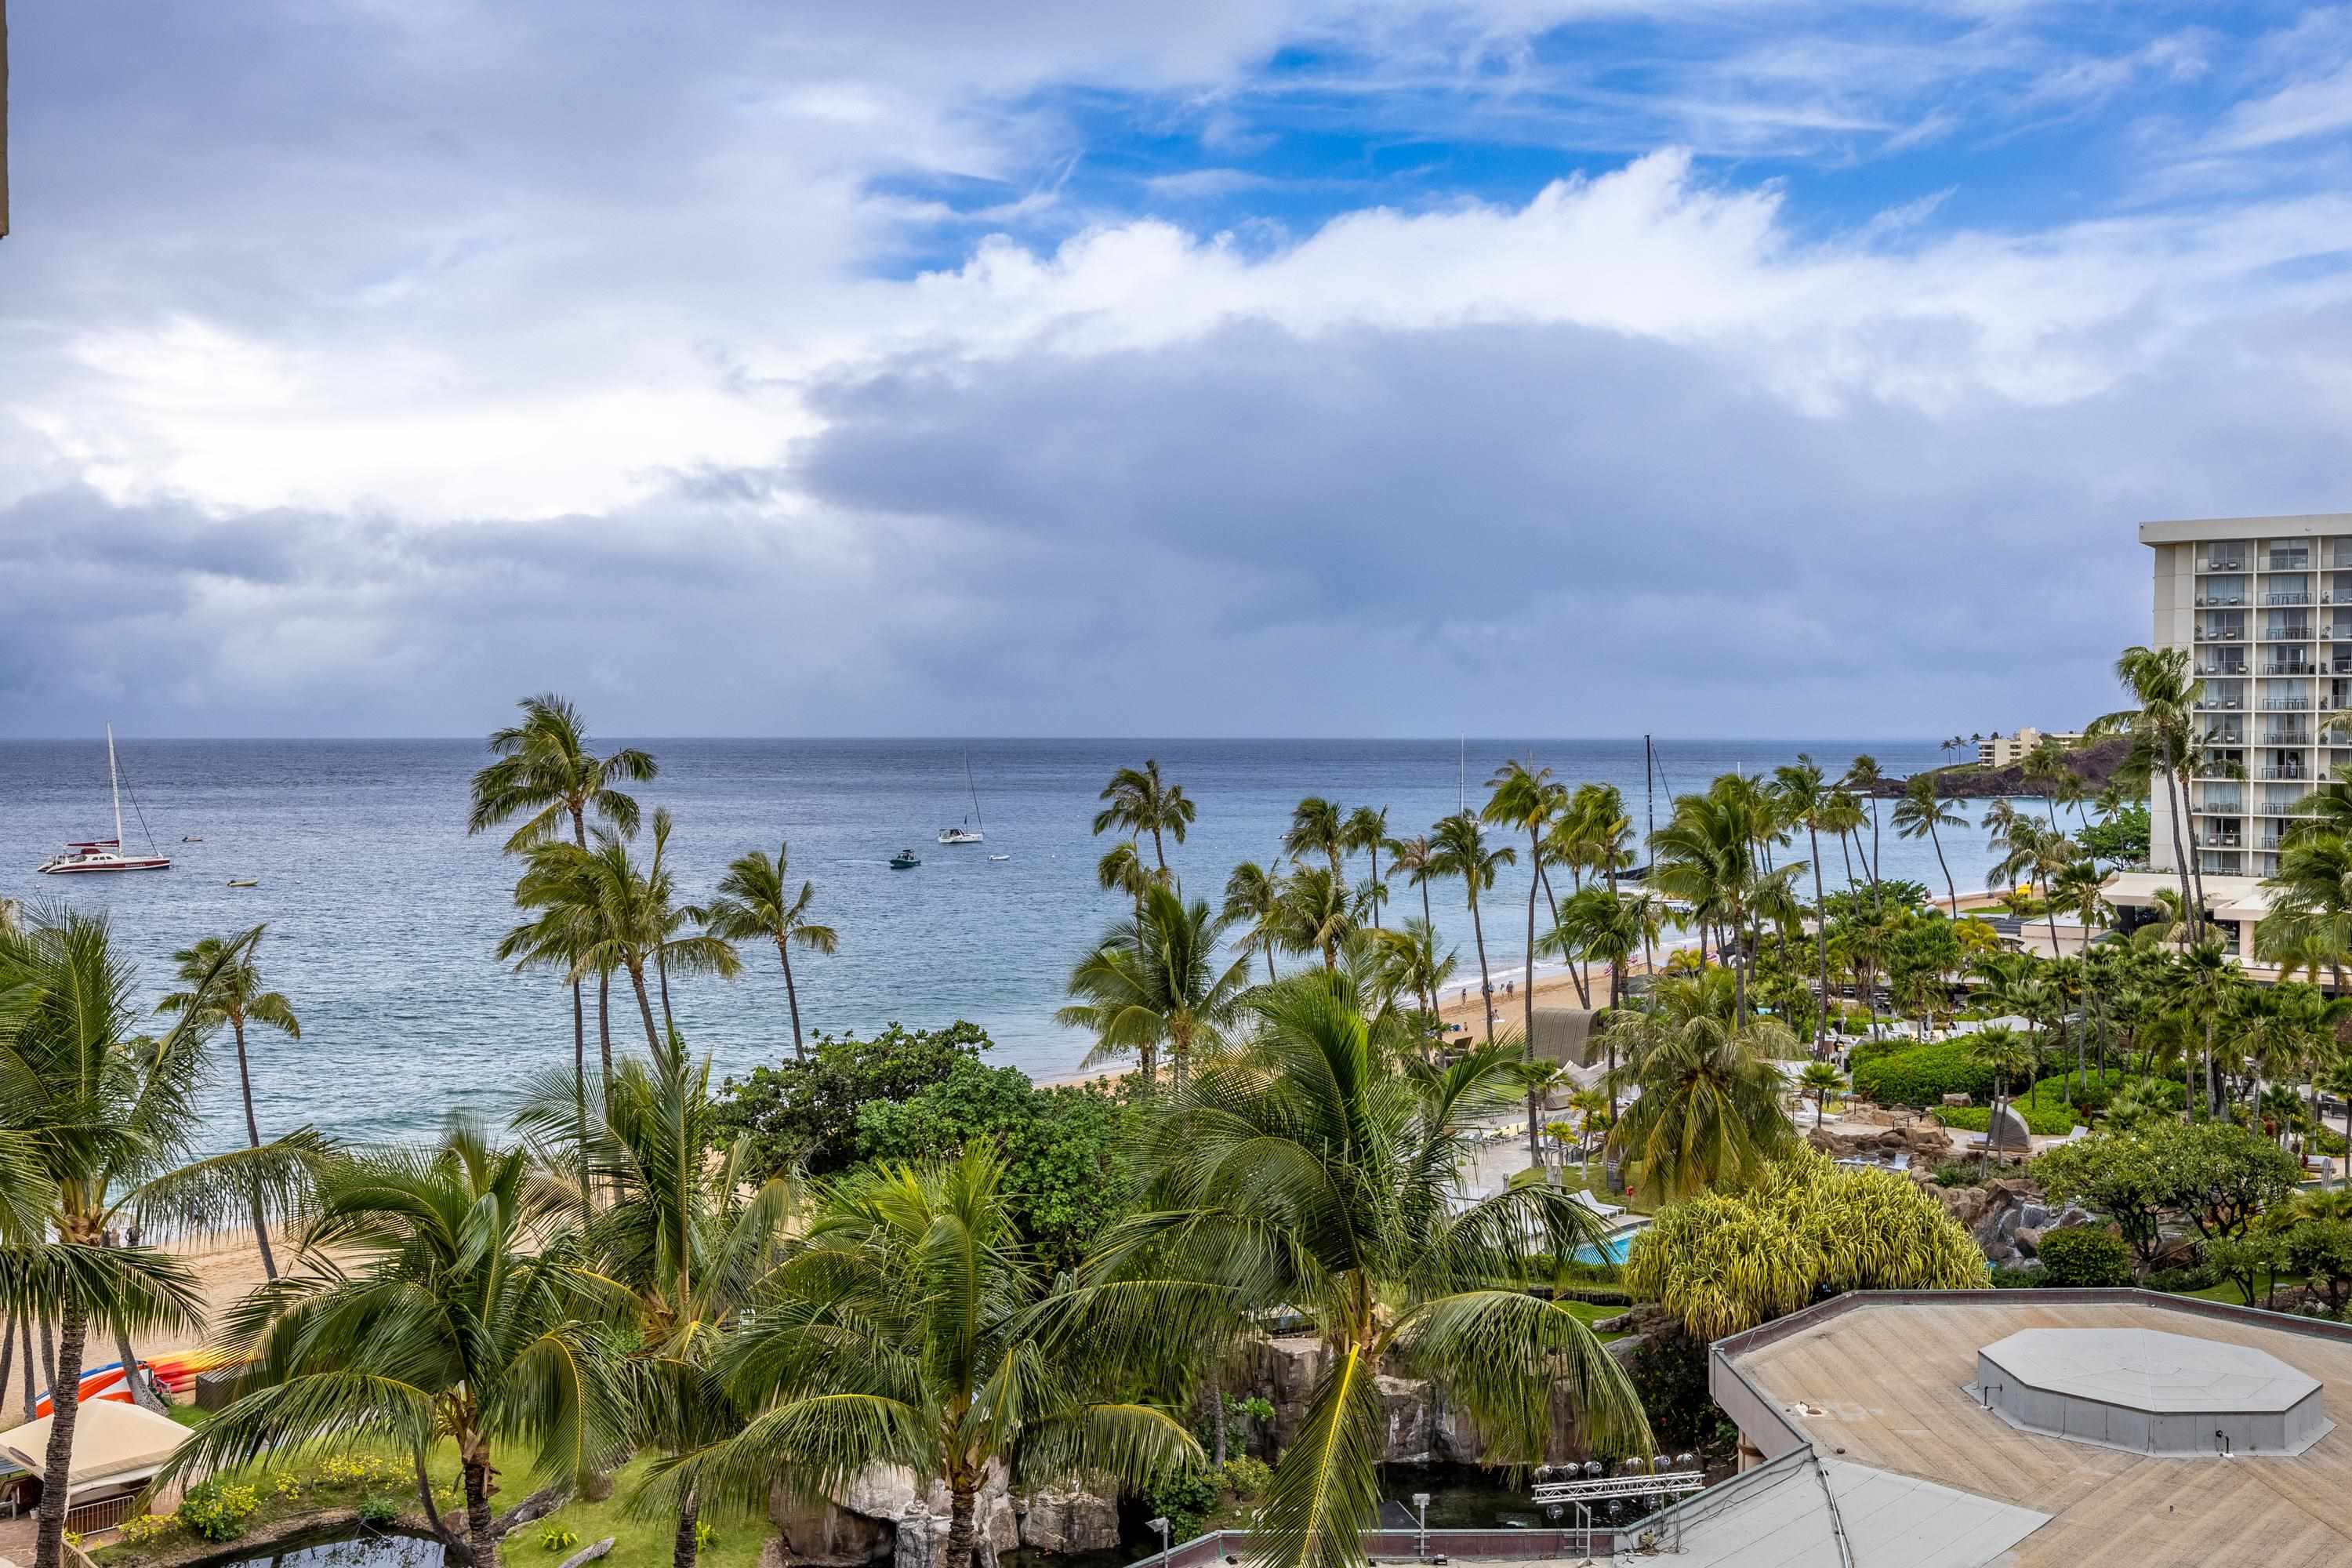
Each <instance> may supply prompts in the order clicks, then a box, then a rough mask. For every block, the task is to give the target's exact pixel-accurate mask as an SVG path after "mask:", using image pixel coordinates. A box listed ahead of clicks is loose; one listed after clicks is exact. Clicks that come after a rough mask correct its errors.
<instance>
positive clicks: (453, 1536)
mask: <svg viewBox="0 0 2352 1568" xmlns="http://www.w3.org/2000/svg"><path fill="white" fill-rule="evenodd" d="M410 1452H411V1453H412V1454H413V1455H414V1456H415V1459H416V1500H417V1503H418V1506H419V1507H420V1509H421V1510H423V1512H424V1514H425V1523H426V1524H428V1525H430V1526H432V1528H433V1534H434V1538H435V1539H436V1540H437V1541H439V1542H441V1548H442V1550H443V1552H446V1553H447V1554H448V1555H449V1556H451V1557H452V1558H454V1559H455V1560H456V1561H457V1562H460V1563H467V1562H470V1561H471V1560H472V1558H473V1555H474V1552H473V1548H471V1547H469V1546H467V1544H466V1543H465V1542H463V1541H461V1540H459V1539H458V1538H457V1531H453V1530H451V1529H450V1528H449V1526H448V1525H447V1524H446V1523H445V1522H443V1521H442V1518H441V1509H440V1507H439V1505H438V1504H436V1503H435V1502H434V1500H433V1478H432V1477H431V1476H430V1475H429V1474H427V1473H426V1472H425V1449H424V1448H423V1447H421V1446H420V1447H416V1448H414V1449H411V1450H410Z"/></svg>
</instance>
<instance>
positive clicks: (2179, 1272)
mask: <svg viewBox="0 0 2352 1568" xmlns="http://www.w3.org/2000/svg"><path fill="white" fill-rule="evenodd" d="M2220 1283H2221V1270H2220V1269H2218V1268H2214V1267H2212V1266H2211V1265H2210V1264H2207V1263H2199V1264H2196V1265H2194V1266H2192V1267H2190V1268H2157V1269H2151V1270H2150V1271H2149V1272H2148V1273H2147V1276H2146V1277H2145V1278H2144V1279H2141V1280H2140V1284H2141V1285H2142V1286H2144V1287H2146V1288H2147V1289H2150V1290H2163V1291H2167V1292H2168V1293H2170V1294H2173V1295H2182V1294H2185V1293H2187V1292H2189V1291H2191V1290H2210V1289H2212V1288H2213V1287H2214V1286H2216V1285H2219V1284H2220Z"/></svg>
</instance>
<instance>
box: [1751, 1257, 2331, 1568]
mask: <svg viewBox="0 0 2352 1568" xmlns="http://www.w3.org/2000/svg"><path fill="white" fill-rule="evenodd" d="M2060 1295H2061V1293H2059V1292H2054V1291H2018V1292H2008V1291H2003V1292H1998V1293H1996V1292H1975V1291H1952V1292H1948V1293H1942V1294H1937V1295H1934V1296H1928V1297H1925V1298H1924V1299H1923V1298H1922V1297H1919V1296H1913V1297H1910V1298H1908V1299H1907V1300H1889V1301H1886V1302H1885V1303H1879V1302H1874V1301H1873V1300H1871V1298H1869V1297H1855V1298H1847V1299H1845V1300H1846V1301H1847V1302H1848V1303H1851V1304H1847V1305H1844V1306H1843V1308H1842V1310H1834V1311H1832V1310H1828V1309H1830V1308H1839V1307H1840V1303H1839V1302H1831V1303H1828V1304H1827V1306H1826V1307H1824V1308H1816V1309H1813V1310H1812V1311H1811V1312H1809V1313H1806V1314H1801V1315H1800V1317H1801V1319H1807V1320H1811V1321H1804V1322H1799V1321H1796V1320H1790V1321H1788V1322H1786V1323H1785V1324H1771V1325H1767V1326H1766V1329H1765V1330H1762V1331H1755V1332H1754V1333H1751V1334H1750V1335H1748V1336H1744V1337H1742V1338H1741V1339H1738V1340H1735V1341H1732V1342H1727V1343H1726V1345H1725V1346H1724V1351H1725V1355H1726V1360H1727V1362H1728V1363H1729V1365H1730V1366H1731V1367H1732V1368H1734V1369H1735V1370H1736V1371H1737V1372H1738V1373H1744V1374H1745V1375H1746V1377H1747V1379H1748V1382H1749V1383H1751V1384H1754V1385H1755V1390H1756V1392H1757V1393H1758V1394H1761V1395H1762V1396H1763V1397H1765V1398H1767V1399H1769V1400H1770V1401H1772V1402H1773V1404H1774V1405H1775V1406H1776V1407H1777V1409H1778V1410H1779V1411H1780V1414H1781V1415H1784V1416H1785V1417H1786V1418H1787V1420H1788V1422H1789V1424H1790V1426H1793V1427H1794V1428H1795V1429H1796V1430H1797V1431H1798V1432H1799V1433H1801V1435H1802V1436H1803V1437H1804V1438H1807V1439H1810V1440H1811V1443H1812V1444H1813V1445H1814V1447H1815V1449H1816V1451H1817V1452H1818V1453H1819V1454H1820V1456H1821V1458H1822V1460H1823V1461H1825V1462H1837V1461H1843V1463H1845V1464H1849V1465H1857V1466H1864V1467H1870V1468H1876V1469H1879V1470H1884V1471H1888V1472H1892V1473H1893V1474H1895V1475H1898V1476H1907V1477H1911V1478H1914V1479H1917V1480H1920V1481H1925V1482H1928V1483H1931V1484H1933V1485H1935V1486H1938V1487H1947V1488H1951V1489H1955V1490H1957V1491H1961V1492H1966V1493H1970V1494H1973V1495H1974V1496H1976V1497H1979V1498H1981V1499H1985V1500H1988V1501H1990V1502H1995V1503H2000V1504H2004V1505H2008V1506H2009V1507H2011V1508H2013V1509H2022V1510H2030V1511H2031V1512H2033V1513H2037V1514H2046V1515H2048V1516H2049V1517H2048V1519H2047V1521H2045V1522H2043V1523H2042V1524H2040V1525H2039V1526H2038V1527H2036V1528H2033V1529H2032V1530H2031V1531H2029V1532H2028V1533H2026V1534H2024V1535H2023V1536H2022V1537H2021V1539H2019V1540H2017V1541H2016V1542H2015V1544H2014V1545H2013V1546H2011V1547H2009V1548H2008V1551H2009V1552H2010V1555H2006V1556H2001V1557H2000V1558H1999V1561H2000V1562H2001V1563H2013V1564H2015V1565H2016V1568H2175V1565H2178V1568H2191V1565H2194V1568H2208V1565H2218V1564H2225V1563H2258V1564H2260V1565H2261V1568H2322V1565H2327V1568H2343V1565H2344V1564H2347V1563H2352V1510H2347V1506H2346V1500H2347V1499H2352V1430H2347V1427H2346V1426H2337V1427H2336V1428H2335V1429H2334V1430H2331V1431H2329V1432H2328V1433H2327V1434H2326V1436H2323V1437H2321V1438H2320V1439H2319V1441H2318V1442H2316V1443H2315V1444H2314V1445H2313V1446H2312V1447H2310V1448H2308V1449H2306V1450H2305V1452H2303V1453H2301V1454H2298V1455H2294V1456H2292V1457H2290V1456H2284V1455H2279V1456H2264V1457H2259V1458H2238V1459H2221V1458H2158V1457H2153V1456H2147V1455H2141V1454H2133V1453H2126V1452H2123V1451H2120V1450H2116V1449H2112V1448H2103V1447H2091V1446H2088V1445H2085V1444H2082V1443H2075V1442H2070V1441H2068V1440H2066V1439H2065V1438H2063V1437H2054V1436H2042V1435H2041V1434H2037V1433H2032V1432H2023V1431H2020V1430H2018V1429H2017V1428H2015V1427H2013V1426H2010V1425H2009V1424H2008V1423H2007V1422H2005V1421H2003V1420H2002V1419H2001V1418H2000V1416H1999V1415H1996V1414H1994V1413H1992V1412H1990V1411H1988V1410H1985V1409H1983V1408H1981V1407H1980V1406H1979V1405H1978V1404H1977V1403H1976V1401H1975V1400H1973V1399H1971V1398H1970V1397H1969V1395H1968V1394H1965V1393H1963V1392H1962V1387H1963V1385H1964V1384H1969V1383H1972V1382H1973V1381H1974V1380H1975V1378H1976V1375H1977V1352H1978V1351H1979V1349H1980V1348H1982V1347H1984V1346H1988V1345H1992V1344H1994V1343H1996V1342H2000V1341H2002V1340H2005V1339H2008V1338H2010V1337H2011V1336H2012V1335H2015V1334H2017V1333H2019V1332H2021V1331H2031V1330H2041V1329H2096V1330H2104V1331H2115V1332H2127V1331H2150V1332H2156V1333H2163V1334H2174V1335H2187V1336H2189V1337H2191V1338H2194V1339H2197V1340H2200V1341H2204V1342H2209V1343H2210V1344H2212V1345H2213V1346H2215V1347H2216V1354H2215V1356H2214V1358H2213V1359H2214V1361H2215V1362H2216V1363H2222V1364H2231V1363H2234V1366H2235V1370H2238V1371H2241V1372H2242V1371H2243V1370H2244V1368H2245V1366H2246V1365H2247V1364H2250V1363H2244V1362H2242V1361H2241V1359H2240V1358H2239V1357H2238V1356H2237V1355H2235V1354H2234V1353H2232V1352H2231V1351H2230V1350H2229V1349H2227V1348H2225V1347H2237V1348H2239V1349H2242V1350H2245V1351H2252V1352H2261V1353H2262V1354H2263V1355H2266V1356H2269V1357H2273V1358H2275V1359H2276V1361H2278V1362H2281V1363H2285V1365H2286V1366H2287V1367H2290V1368H2292V1369H2294V1371H2293V1374H2290V1375H2299V1376H2301V1377H2308V1378H2311V1379H2315V1380H2316V1381H2317V1382H2319V1383H2320V1384H2327V1385H2332V1388H2333V1390H2334V1391H2336V1392H2337V1393H2338V1394H2340V1395H2341V1396H2342V1397H2344V1398H2345V1399H2347V1401H2352V1337H2336V1336H2341V1335H2342V1330H2341V1328H2340V1326H2339V1327H2337V1330H2336V1336H2323V1335H2322V1334H2319V1333H2312V1332H2305V1331H2297V1330H2293V1329H2286V1328H2273V1327H2269V1326H2267V1325H2265V1324H2263V1323H2260V1322H2258V1321H2255V1320H2256V1319H2257V1318H2258V1317H2260V1316H2263V1315H2262V1314H2244V1315H2242V1316H2239V1317H2235V1318H2231V1317H2223V1316H2219V1315H2209V1314H2206V1313H2203V1312H2200V1311H2197V1310H2190V1309H2182V1308H2176V1307H2169V1306H2166V1305H2162V1304H2160V1303H2158V1302H2157V1301H2154V1300H2151V1299H2150V1298H2149V1297H2147V1295H2146V1294H2145V1293H2140V1292H2133V1293H2130V1294H2128V1295H2126V1294H2125V1293H2122V1292H2117V1293H2116V1295H2115V1296H2113V1297H2111V1298H2109V1299H2108V1300H2096V1301H2093V1300H2063V1299H2060V1300H2047V1301H2046V1304H2045V1300H2043V1299H2046V1298H2055V1297H2059V1296H2060ZM1972 1297H1974V1298H1978V1304H1967V1303H1969V1301H1970V1299H1971V1298H1972ZM1988 1298H1991V1299H1988ZM2200 1305H2202V1304H2201V1303H2200ZM1783 1329H1786V1330H1788V1331H1786V1332H1780V1331H1781V1330H1783ZM1718 1397H1719V1398H1720V1397H1722V1395H1721V1394H1718ZM1727 1408H1731V1405H1730V1404H1728V1403H1727ZM1732 1413H1733V1415H1735V1416H1736V1417H1739V1416H1742V1412H1741V1411H1739V1410H1738V1409H1733V1412H1732ZM1754 1419H1756V1417H1755V1414H1754V1413H1752V1412H1751V1413H1749V1415H1748V1416H1745V1417H1742V1419H1741V1426H1742V1430H1743V1431H1748V1430H1749V1427H1750V1425H1751V1421H1752V1420H1754ZM1766 1446H1767V1447H1768V1451H1770V1445H1769V1444H1767V1445H1766ZM1781 1446H1782V1447H1788V1446H1789V1445H1787V1444H1782V1445H1781Z"/></svg>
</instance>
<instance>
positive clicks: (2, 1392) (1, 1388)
mask: <svg viewBox="0 0 2352 1568" xmlns="http://www.w3.org/2000/svg"><path fill="white" fill-rule="evenodd" d="M18 1321H19V1319H18V1316H17V1315H16V1313H13V1312H12V1313H10V1314H9V1315H8V1316H7V1317H6V1318H5V1319H0V1397H5V1396H6V1394H7V1393H8V1373H9V1372H10V1371H11V1369H13V1368H14V1367H15V1366H16V1324H17V1322H18ZM26 1419H27V1420H30V1419H31V1415H30V1414H29V1413H27V1415H26Z"/></svg>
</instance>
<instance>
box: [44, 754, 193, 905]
mask: <svg viewBox="0 0 2352 1568" xmlns="http://www.w3.org/2000/svg"><path fill="white" fill-rule="evenodd" d="M106 777H107V782H108V783H109V784H112V785H113V788H114V837H111V838H90V839H85V840H83V841H81V842H79V843H75V844H68V845H67V846H66V847H65V849H64V851H63V852H62V853H59V854H56V855H52V856H50V857H49V858H47V860H45V861H43V862H42V863H41V866H40V870H41V872H42V874H43V875H45V876H51V877H58V876H63V875H65V874H67V873H68V872H75V871H168V870H170V869H171V867H172V858H171V857H170V856H169V855H158V854H156V853H155V846H154V845H153V843H152V842H151V843H149V845H148V846H147V853H146V854H144V855H126V854H124V853H123V852H122V770H121V768H120V767H118V766H117V765H116V763H115V761H114V726H113V725H111V724H109V725H108V726H107V727H106ZM133 804H134V805H135V804H136V803H135V802H134V803H133ZM142 826H144V822H143V820H142Z"/></svg>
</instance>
